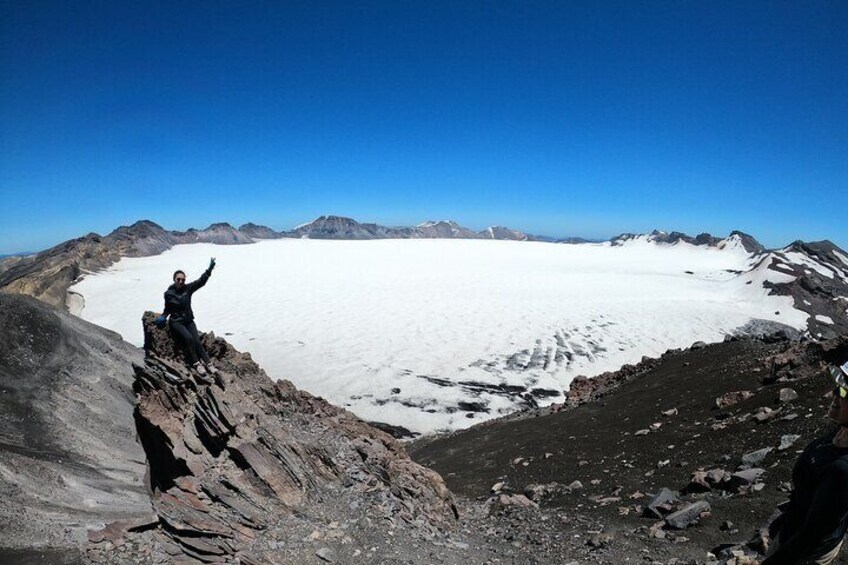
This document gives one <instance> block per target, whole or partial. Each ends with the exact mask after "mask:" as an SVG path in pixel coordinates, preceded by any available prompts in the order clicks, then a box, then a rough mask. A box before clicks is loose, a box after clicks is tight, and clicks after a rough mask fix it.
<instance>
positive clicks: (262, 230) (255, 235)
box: [238, 223, 283, 239]
mask: <svg viewBox="0 0 848 565" xmlns="http://www.w3.org/2000/svg"><path fill="white" fill-rule="evenodd" d="M238 231H240V232H241V233H243V234H244V235H246V236H248V237H250V238H252V239H278V238H281V237H283V234H282V233H280V232H278V231H274V230H272V229H271V228H269V227H268V226H258V225H256V224H254V223H247V224H243V225H241V226H239V228H238Z"/></svg>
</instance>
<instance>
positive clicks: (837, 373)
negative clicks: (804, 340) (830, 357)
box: [829, 363, 848, 398]
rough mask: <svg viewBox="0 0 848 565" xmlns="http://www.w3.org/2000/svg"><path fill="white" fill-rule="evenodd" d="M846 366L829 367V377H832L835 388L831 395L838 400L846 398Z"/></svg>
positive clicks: (847, 376) (847, 378) (847, 390)
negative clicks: (837, 397)
mask: <svg viewBox="0 0 848 565" xmlns="http://www.w3.org/2000/svg"><path fill="white" fill-rule="evenodd" d="M846 366H848V363H846V364H845V365H842V367H836V366H831V367H830V368H829V370H830V376H831V377H833V382H834V383H836V388H835V389H834V390H833V394H834V395H835V396H839V398H848V375H846V373H845V369H846Z"/></svg>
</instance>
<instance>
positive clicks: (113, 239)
mask: <svg viewBox="0 0 848 565" xmlns="http://www.w3.org/2000/svg"><path fill="white" fill-rule="evenodd" d="M279 238H298V239H338V240H373V239H436V238H443V239H444V238H446V239H491V240H511V241H544V242H551V243H558V244H577V245H579V244H586V243H599V242H598V241H591V240H586V239H582V238H576V237H575V238H565V239H555V238H548V237H542V236H536V235H530V234H527V233H524V232H521V231H518V230H514V229H510V228H507V227H502V226H492V227H489V228H486V229H484V230H482V231H479V232H477V231H473V230H470V229H468V228H465V227H463V226H461V225H459V224H458V223H456V222H454V221H452V220H441V221H427V222H423V223H421V224H419V225H417V226H412V227H387V226H381V225H379V224H372V223H360V222H357V221H356V220H353V219H351V218H346V217H342V216H320V217H318V218H316V219H315V220H313V221H311V222H308V223H306V224H302V225H300V226H297V227H296V228H294V229H292V230H290V231H276V230H274V229H272V228H269V227H267V226H262V225H257V224H253V223H247V224H244V225H242V226H240V227H238V228H235V227H233V226H232V225H230V224H228V223H225V222H222V223H215V224H212V225H210V226H209V227H207V228H205V229H201V230H198V229H193V228H192V229H189V230H186V231H173V230H166V229H165V228H163V227H162V226H160V225H158V224H156V223H154V222H151V221H149V220H141V221H138V222H136V223H134V224H132V225H131V226H121V227H119V228H117V229H116V230H114V231H113V232H111V233H109V234H108V235H106V236H101V235H99V234H96V233H90V234H88V235H85V236H83V237H80V238H76V239H71V240H68V241H65V242H63V243H60V244H59V245H57V246H55V247H52V248H50V249H47V250H45V251H42V252H40V253H38V254H34V255H29V256H11V257H6V258H0V291H5V292H13V293H20V294H28V295H31V296H35V297H36V298H38V299H40V300H43V301H45V302H47V303H49V304H53V305H57V306H62V307H67V305H68V299H69V296H68V295H69V293H68V288H69V287H70V286H71V285H72V284H73V283H74V282H75V281H77V280H78V279H79V277H80V276H82V275H84V274H85V273H86V272H91V271H97V270H99V269H103V268H106V267H108V266H110V265H112V264H113V263H115V262H117V261H118V260H119V259H121V258H122V257H146V256H151V255H158V254H160V253H162V252H163V251H166V250H168V249H170V248H171V247H173V246H174V245H178V244H186V243H201V242H202V243H214V244H219V245H243V244H250V243H254V242H255V241H257V240H261V239H279ZM640 242H641V243H649V244H655V245H678V244H681V243H683V244H689V245H694V246H705V247H713V248H717V249H727V248H731V247H737V248H739V247H741V248H742V249H744V251H745V252H747V253H748V254H750V255H751V265H752V268H751V271H757V272H759V273H760V274H761V281H760V283H761V284H762V285H763V287H765V288H767V289H768V291H769V293H773V294H782V295H791V296H793V297H794V299H795V307H796V308H798V309H799V310H802V311H804V312H808V313H809V314H810V322H809V324H808V325H809V331H810V332H811V334H812V335H813V336H819V335H820V336H823V337H833V336H834V335H837V334H839V333H848V316H846V309H848V253H846V252H845V251H843V250H842V249H840V248H839V247H837V246H836V245H835V244H833V243H832V242H830V241H818V242H803V241H796V242H794V243H792V244H790V245H788V246H787V247H784V248H781V249H773V250H769V249H766V248H765V247H764V246H763V245H761V244H760V243H759V242H758V241H757V240H756V239H755V238H754V237H752V236H750V235H748V234H746V233H743V232H740V231H734V232H732V233H731V234H730V235H729V236H728V237H726V238H717V237H714V236H712V235H710V234H707V233H702V234H700V235H698V236H695V237H691V236H689V235H686V234H684V233H680V232H670V233H669V232H663V231H653V232H651V233H649V234H632V233H625V234H621V235H618V236H616V237H613V238H612V239H610V240H609V242H608V244H609V245H612V246H626V245H633V244H639V243H640Z"/></svg>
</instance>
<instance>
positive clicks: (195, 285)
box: [186, 257, 215, 293]
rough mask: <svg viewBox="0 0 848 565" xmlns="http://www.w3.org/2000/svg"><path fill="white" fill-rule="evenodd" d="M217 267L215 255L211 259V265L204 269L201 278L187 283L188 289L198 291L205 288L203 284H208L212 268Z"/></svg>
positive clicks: (191, 291)
mask: <svg viewBox="0 0 848 565" xmlns="http://www.w3.org/2000/svg"><path fill="white" fill-rule="evenodd" d="M214 268H215V258H214V257H213V258H212V260H211V261H209V267H208V268H207V269H206V270H205V271H203V274H202V275H200V278H199V279H197V280H196V281H191V282H190V283H188V284H187V285H186V290H187V291H188V292H190V293H193V292H196V291H197V290H200V289H201V288H203V285H205V284H206V281H208V280H209V277H210V276H211V275H212V269H214Z"/></svg>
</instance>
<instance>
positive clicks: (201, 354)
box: [156, 257, 218, 375]
mask: <svg viewBox="0 0 848 565" xmlns="http://www.w3.org/2000/svg"><path fill="white" fill-rule="evenodd" d="M214 268H215V258H214V257H213V258H212V259H211V260H210V261H209V267H208V268H207V269H206V270H205V271H204V272H203V274H202V275H200V278H199V279H197V280H196V281H192V282H190V283H186V282H185V281H186V274H185V272H183V271H176V272H174V277H173V279H174V284H172V285H171V286H169V287H168V290H166V291H165V312H164V313H163V314H162V315H161V316H159V317H158V318H156V324H157V325H158V326H160V327H161V326H164V325H165V321H166V320H169V322H170V324H169V325H170V327H171V331H172V332H173V333H174V335H175V336H176V337H177V340H178V341H179V342H180V343H182V346H183V349H184V350H185V353H186V357H187V358H188V361H189V363H190V364H191V366H192V368H193V369H194V370H195V371H197V373H198V374H200V375H205V374H206V373H207V371H208V372H210V373H213V374H214V373H217V372H218V369H216V368H215V366H214V365H213V364H212V360H211V359H209V355H208V354H207V353H206V349H205V348H204V347H203V344H202V343H200V336H199V335H198V333H197V326H196V325H195V323H194V312H193V311H192V309H191V295H192V294H194V293H195V292H197V291H198V290H200V289H201V288H203V286H204V285H205V284H206V281H208V280H209V277H210V276H211V275H212V269H214ZM204 365H205V367H204Z"/></svg>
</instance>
